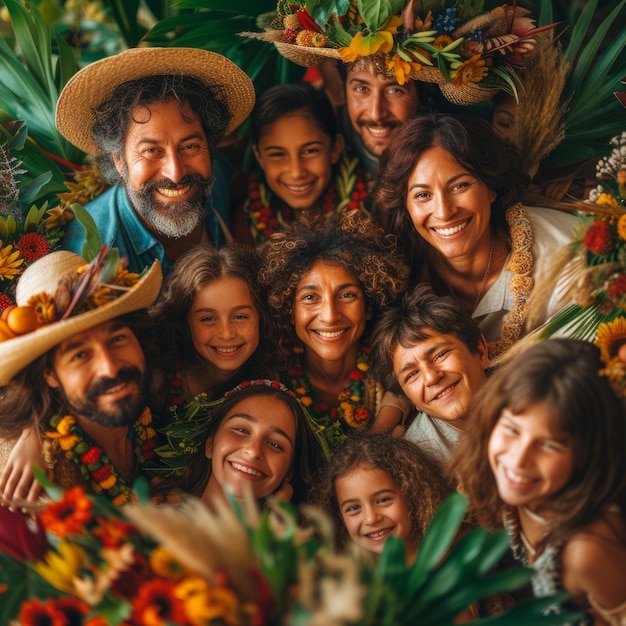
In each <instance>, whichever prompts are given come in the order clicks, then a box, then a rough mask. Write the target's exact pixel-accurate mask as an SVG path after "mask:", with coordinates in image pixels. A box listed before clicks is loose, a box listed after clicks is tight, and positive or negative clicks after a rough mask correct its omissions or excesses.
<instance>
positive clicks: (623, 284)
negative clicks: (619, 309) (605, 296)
mask: <svg viewBox="0 0 626 626" xmlns="http://www.w3.org/2000/svg"><path fill="white" fill-rule="evenodd" d="M608 292H609V298H611V300H619V299H620V298H623V297H624V295H626V275H624V274H620V275H619V276H618V277H617V278H614V279H613V280H611V282H610V283H609V289H608Z"/></svg>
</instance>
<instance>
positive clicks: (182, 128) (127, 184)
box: [56, 48, 255, 273]
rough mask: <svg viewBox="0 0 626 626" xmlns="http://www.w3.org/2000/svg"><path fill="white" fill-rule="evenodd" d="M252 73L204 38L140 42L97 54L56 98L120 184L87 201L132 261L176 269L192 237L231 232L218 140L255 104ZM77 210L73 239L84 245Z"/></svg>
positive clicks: (67, 126) (61, 112)
mask: <svg viewBox="0 0 626 626" xmlns="http://www.w3.org/2000/svg"><path fill="white" fill-rule="evenodd" d="M254 100H255V96H254V87H253V85H252V82H251V80H250V79H249V78H248V76H247V75H246V74H245V73H244V72H243V71H242V70H240V69H239V68H238V67H237V66H236V65H235V64H234V63H232V62H231V61H229V60H228V59H226V58H225V57H223V56H222V55H219V54H216V53H213V52H207V51H205V50H200V49H196V48H133V49H130V50H126V51H124V52H121V53H119V54H117V55H114V56H112V57H108V58H106V59H102V60H100V61H97V62H95V63H92V64H90V65H88V66H86V67H85V68H83V69H82V70H80V71H79V72H78V73H76V74H75V75H74V76H73V77H72V78H71V79H70V80H69V81H68V83H67V84H66V86H65V88H64V89H63V91H62V92H61V95H60V97H59V100H58V102H57V110H56V123H57V128H58V130H59V132H60V133H61V134H62V135H63V136H64V137H66V138H67V139H68V140H69V141H71V142H72V143H73V144H74V145H76V146H77V147H78V148H80V149H81V150H83V151H84V152H86V153H87V154H90V155H94V156H95V157H96V162H97V164H98V168H99V171H100V174H101V176H102V178H103V179H104V180H105V181H106V182H107V183H109V184H111V185H113V186H112V187H111V188H110V189H108V190H107V191H105V192H104V193H103V194H101V195H100V196H98V197H97V198H96V199H95V200H93V201H92V202H90V203H89V204H87V206H86V208H87V210H88V211H89V213H90V214H91V217H92V218H93V219H94V221H95V223H96V226H97V227H98V230H99V234H100V238H101V239H102V241H103V242H104V244H105V245H107V246H109V247H111V248H113V247H115V248H118V250H119V251H120V254H121V256H123V257H126V258H127V259H128V268H129V270H131V271H141V270H142V269H143V268H144V267H146V266H148V265H149V264H150V263H151V262H152V261H153V260H154V259H155V258H157V259H159V261H160V262H161V266H162V268H163V271H164V272H165V273H167V272H168V271H169V270H170V269H171V266H172V265H173V263H174V261H175V260H176V259H177V258H178V257H179V256H180V255H181V254H182V253H183V252H184V251H185V250H186V249H188V248H189V247H191V246H193V245H195V244H198V243H203V242H208V241H212V242H213V243H215V244H217V245H219V244H221V243H223V242H224V241H225V239H226V238H227V235H226V233H227V232H228V224H229V221H230V220H229V211H230V207H229V193H228V174H227V171H228V169H229V166H228V164H227V163H226V160H225V159H224V157H223V156H221V155H220V154H219V152H218V151H217V149H216V147H217V145H218V143H219V142H220V141H221V140H222V139H223V137H224V136H225V135H226V134H227V133H230V132H232V131H233V130H235V129H236V128H237V127H238V126H239V124H241V122H243V120H244V119H245V118H246V117H247V116H248V114H249V113H250V111H251V109H252V106H253V105H254ZM84 239H85V232H84V228H83V226H82V225H81V224H80V223H78V220H73V221H72V222H71V223H70V224H69V226H68V228H67V230H66V234H65V238H64V242H63V245H64V248H66V249H68V250H72V251H74V252H77V253H82V246H83V242H84Z"/></svg>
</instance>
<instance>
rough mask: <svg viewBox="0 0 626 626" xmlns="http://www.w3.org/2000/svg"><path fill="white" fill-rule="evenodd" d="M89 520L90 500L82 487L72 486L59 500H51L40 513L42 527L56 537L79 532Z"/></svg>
mask: <svg viewBox="0 0 626 626" xmlns="http://www.w3.org/2000/svg"><path fill="white" fill-rule="evenodd" d="M90 520H91V500H90V499H89V498H88V497H87V496H86V495H85V490H84V489H83V487H72V488H71V489H68V490H67V491H65V492H64V493H63V498H62V499H61V501H60V502H52V503H51V504H49V505H48V506H47V507H46V508H45V509H44V511H42V513H41V523H42V524H43V525H44V528H45V529H46V530H47V531H49V532H51V533H52V534H54V535H57V536H58V537H66V536H67V535H71V534H77V533H80V532H81V531H82V529H83V525H84V524H85V523H86V522H89V521H90Z"/></svg>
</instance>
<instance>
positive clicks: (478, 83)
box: [242, 0, 554, 105]
mask: <svg viewBox="0 0 626 626" xmlns="http://www.w3.org/2000/svg"><path fill="white" fill-rule="evenodd" d="M483 6H484V2H483V1H479V2H463V1H460V0H445V1H440V0H430V1H426V0H422V1H420V2H415V1H414V0H408V1H407V0H389V1H386V2H380V1H375V2H370V1H365V0H350V1H349V2H348V1H347V0H305V1H302V0H300V1H296V2H293V1H290V0H279V2H278V6H277V9H276V13H277V16H276V19H275V20H274V21H273V22H272V23H271V27H270V29H268V30H267V31H266V32H265V33H249V32H248V33H242V34H243V35H246V36H249V37H254V38H258V39H264V40H266V41H272V42H274V44H275V45H276V47H277V49H278V51H279V52H280V53H281V54H283V55H284V56H286V57H287V58H289V59H291V60H292V61H294V62H295V63H298V64H300V65H305V66H306V65H319V64H320V63H321V62H322V61H323V60H324V59H325V58H328V57H331V58H335V59H340V60H342V61H343V62H345V63H355V62H359V60H361V59H370V60H372V61H373V62H376V63H377V64H378V66H380V67H378V66H377V71H378V70H379V69H380V70H381V71H383V72H385V73H386V74H387V75H388V76H390V77H391V76H393V77H395V78H396V80H397V81H398V83H399V84H401V85H402V84H404V83H405V82H406V81H407V80H408V79H412V80H420V81H424V82H429V83H437V84H438V85H439V87H440V89H441V91H442V93H443V94H444V96H445V97H446V98H447V99H448V100H450V101H451V102H454V103H455V104H460V105H467V104H474V103H476V102H481V101H483V100H487V99H489V98H490V97H491V96H493V95H494V93H495V92H496V91H497V90H498V89H501V88H504V89H507V90H508V91H510V92H511V93H515V83H514V80H513V77H512V74H511V69H510V68H511V67H512V66H521V65H522V64H523V63H522V62H523V57H524V55H526V54H528V53H530V52H532V51H533V49H534V46H535V43H536V40H537V36H538V35H539V34H540V33H541V32H543V31H545V30H548V29H550V28H552V27H553V26H554V24H551V25H549V26H544V27H542V28H536V27H535V24H534V21H533V20H532V19H530V18H529V17H527V15H528V13H529V12H528V11H527V10H526V9H523V8H521V7H518V6H516V5H515V4H513V5H512V6H511V5H502V6H499V7H497V8H495V9H493V10H492V11H483Z"/></svg>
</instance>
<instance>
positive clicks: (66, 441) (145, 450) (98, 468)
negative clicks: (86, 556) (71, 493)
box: [46, 408, 156, 505]
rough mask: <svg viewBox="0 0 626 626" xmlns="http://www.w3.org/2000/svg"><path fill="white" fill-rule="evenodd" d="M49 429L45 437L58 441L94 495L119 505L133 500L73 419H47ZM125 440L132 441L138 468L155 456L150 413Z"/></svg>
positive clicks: (139, 421) (148, 411)
mask: <svg viewBox="0 0 626 626" xmlns="http://www.w3.org/2000/svg"><path fill="white" fill-rule="evenodd" d="M50 426H51V430H49V431H48V432H46V437H47V438H48V439H56V440H57V441H58V443H59V446H60V447H61V449H62V450H63V451H64V452H65V458H67V459H69V460H71V461H73V462H74V463H75V464H76V465H77V466H78V469H79V470H80V475H81V476H82V478H83V479H84V480H85V481H86V482H87V483H89V485H90V487H91V489H92V490H93V492H94V493H104V494H105V495H106V496H108V497H109V498H110V499H111V500H112V501H113V503H114V504H118V505H119V504H123V503H124V502H129V501H130V500H133V499H134V495H133V492H132V489H131V488H130V486H129V485H128V484H127V483H126V481H125V480H124V478H123V477H122V476H121V475H120V474H118V472H117V470H116V469H115V467H114V466H113V464H112V463H111V460H110V459H109V457H108V456H107V455H106V454H105V453H104V450H102V448H100V447H99V446H97V445H95V444H94V443H93V442H92V441H91V439H90V438H89V437H88V436H87V435H86V434H85V433H84V432H83V430H82V428H80V427H79V426H78V425H77V424H76V419H75V418H74V417H72V416H71V415H64V416H61V415H54V416H53V417H52V418H50ZM128 436H129V437H130V438H131V439H132V440H133V443H134V452H135V458H136V459H137V461H138V462H139V464H143V463H145V462H146V461H147V460H149V459H151V458H152V457H153V456H154V446H155V442H156V431H155V430H154V428H153V427H152V414H151V413H150V409H148V408H146V409H144V411H143V413H142V414H141V415H140V416H139V419H138V420H137V421H136V422H135V423H134V424H133V427H132V429H131V430H130V431H129V434H128Z"/></svg>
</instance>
